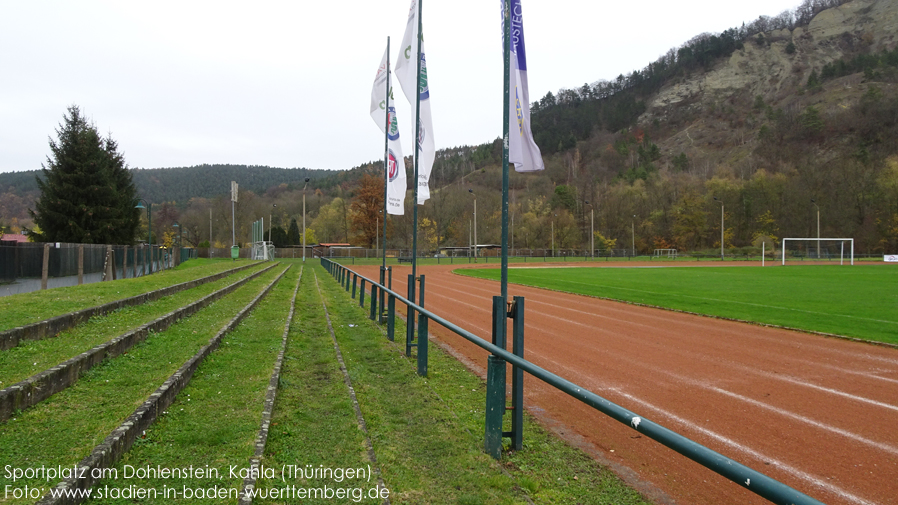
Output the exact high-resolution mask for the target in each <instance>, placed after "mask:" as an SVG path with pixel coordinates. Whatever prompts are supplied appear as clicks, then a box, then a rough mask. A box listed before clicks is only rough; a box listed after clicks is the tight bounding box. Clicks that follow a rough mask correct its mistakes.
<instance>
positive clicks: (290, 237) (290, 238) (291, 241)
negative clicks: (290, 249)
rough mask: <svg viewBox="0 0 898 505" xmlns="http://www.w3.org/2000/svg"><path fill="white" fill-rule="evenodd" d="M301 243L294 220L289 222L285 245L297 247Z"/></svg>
mask: <svg viewBox="0 0 898 505" xmlns="http://www.w3.org/2000/svg"><path fill="white" fill-rule="evenodd" d="M300 242H301V236H300V234H299V225H298V224H296V218H293V219H291V220H290V231H288V232H287V244H288V245H297V244H299V243H300Z"/></svg>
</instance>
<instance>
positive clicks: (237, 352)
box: [86, 265, 302, 504]
mask: <svg viewBox="0 0 898 505" xmlns="http://www.w3.org/2000/svg"><path fill="white" fill-rule="evenodd" d="M301 268H302V267H300V266H298V265H294V266H293V268H291V269H290V271H288V272H287V274H286V275H285V276H284V277H283V278H282V279H281V280H280V281H278V284H277V285H276V286H275V287H274V288H273V289H272V290H271V292H270V293H269V294H268V296H266V297H265V298H264V299H263V300H262V301H261V302H259V305H258V306H256V308H255V310H253V312H252V313H251V314H250V315H249V316H248V317H247V318H246V319H244V320H243V321H241V323H240V325H238V326H237V328H236V329H235V330H234V331H232V332H231V333H229V334H228V335H225V337H224V338H223V339H222V342H221V346H220V347H219V348H218V349H216V350H215V351H214V352H212V353H211V354H210V355H209V356H208V357H207V358H206V359H205V360H204V361H203V363H202V364H200V366H199V367H198V368H197V370H196V372H195V373H194V376H193V378H192V379H191V381H190V383H189V384H188V385H187V387H185V388H184V390H183V391H181V392H180V393H179V394H178V396H177V398H176V399H175V401H174V403H172V405H171V406H169V407H168V409H166V410H165V412H163V414H162V415H161V416H160V417H159V419H157V420H156V422H155V423H154V424H153V425H152V426H151V427H150V428H149V429H147V430H146V433H145V435H144V436H143V437H141V438H140V439H138V440H137V441H136V442H135V445H134V446H133V447H132V448H131V450H130V451H128V452H127V453H126V454H125V456H124V457H123V458H122V459H121V461H119V462H118V464H116V465H115V469H116V472H117V475H118V477H119V478H117V479H105V480H104V481H102V482H99V483H98V484H97V485H96V486H95V489H98V490H102V491H101V492H102V493H105V492H106V489H110V488H122V487H124V486H128V485H134V486H137V487H139V488H142V489H154V490H157V491H158V496H157V497H156V498H155V499H154V498H149V497H148V498H146V499H143V500H140V503H160V504H164V503H172V502H179V501H183V502H190V501H192V500H191V499H184V498H183V489H184V487H185V486H186V487H187V488H189V489H192V490H195V489H200V490H204V491H203V492H205V491H207V490H209V489H211V488H215V487H217V488H219V489H224V490H228V491H229V492H236V491H231V490H238V489H239V488H240V486H241V485H242V484H243V479H242V478H239V475H240V470H243V469H245V468H247V467H249V459H250V457H251V456H252V455H253V451H254V450H255V447H254V446H253V442H254V441H255V438H256V435H257V434H258V432H259V426H260V423H261V419H262V409H263V406H264V401H265V393H266V391H267V389H268V382H269V379H270V377H271V372H272V370H273V368H274V364H275V360H276V359H277V356H278V353H279V352H280V349H281V342H282V338H283V332H284V325H285V323H286V321H287V316H288V313H289V309H290V301H291V299H292V297H293V291H294V289H295V288H296V281H297V278H298V277H299V273H300V270H301ZM282 270H283V268H279V270H278V271H282ZM231 465H235V466H236V467H238V468H239V469H240V470H238V471H236V475H238V478H236V479H235V478H232V477H231V472H230V468H231ZM148 466H149V467H152V468H155V467H157V466H161V467H163V468H189V467H190V466H193V467H195V468H204V469H205V468H206V467H208V468H214V469H216V470H217V471H218V477H217V478H207V477H205V476H203V477H202V478H197V477H196V476H194V477H193V478H188V479H164V478H158V477H157V478H147V477H131V478H128V479H126V478H124V477H125V475H126V471H128V470H129V468H146V467H148ZM166 487H167V488H169V489H171V490H173V491H177V492H178V495H174V494H173V495H170V496H169V497H167V498H166V497H165V496H164V493H163V491H162V490H164V489H166ZM108 495H111V496H115V495H114V494H113V493H112V492H109V493H108ZM172 496H178V499H174V498H173V497H172ZM232 498H233V496H232ZM193 501H197V502H198V503H235V500H233V499H223V500H208V499H195V500H193ZM133 502H134V500H130V499H122V498H119V499H115V498H113V497H110V496H106V495H103V496H101V498H98V499H91V500H88V501H87V502H86V503H97V504H99V503H102V504H125V503H133Z"/></svg>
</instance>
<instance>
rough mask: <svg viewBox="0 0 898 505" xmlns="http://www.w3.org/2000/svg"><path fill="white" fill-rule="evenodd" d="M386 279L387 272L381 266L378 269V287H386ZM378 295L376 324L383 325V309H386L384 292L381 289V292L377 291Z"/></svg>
mask: <svg viewBox="0 0 898 505" xmlns="http://www.w3.org/2000/svg"><path fill="white" fill-rule="evenodd" d="M386 277H387V271H386V269H385V268H384V267H383V266H381V267H380V285H381V286H386V285H387V283H386ZM379 293H380V298H379V304H378V306H379V307H380V310H379V311H378V312H377V322H378V323H380V324H383V323H384V316H385V314H384V307H386V305H385V304H384V299H385V295H386V292H385V291H384V290H382V289H381V290H380V291H379Z"/></svg>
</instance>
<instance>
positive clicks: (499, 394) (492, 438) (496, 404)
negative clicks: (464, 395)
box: [483, 354, 505, 459]
mask: <svg viewBox="0 0 898 505" xmlns="http://www.w3.org/2000/svg"><path fill="white" fill-rule="evenodd" d="M486 363H487V365H486V423H485V427H484V437H483V450H484V452H486V453H487V454H489V455H490V456H492V457H493V458H494V459H499V458H500V457H501V456H502V414H504V413H505V360H503V359H502V358H500V357H498V356H495V355H493V354H490V355H489V357H488V358H487V362H486Z"/></svg>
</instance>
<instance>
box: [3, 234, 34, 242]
mask: <svg viewBox="0 0 898 505" xmlns="http://www.w3.org/2000/svg"><path fill="white" fill-rule="evenodd" d="M0 242H28V237H26V236H25V235H22V234H21V233H4V234H3V235H0Z"/></svg>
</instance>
